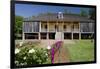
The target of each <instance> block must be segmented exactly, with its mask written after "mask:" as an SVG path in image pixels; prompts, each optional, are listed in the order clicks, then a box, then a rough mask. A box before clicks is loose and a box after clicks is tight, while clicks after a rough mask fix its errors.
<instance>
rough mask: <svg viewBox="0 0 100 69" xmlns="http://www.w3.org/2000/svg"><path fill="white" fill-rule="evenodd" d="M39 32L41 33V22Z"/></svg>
mask: <svg viewBox="0 0 100 69" xmlns="http://www.w3.org/2000/svg"><path fill="white" fill-rule="evenodd" d="M39 32H41V21H40V23H39Z"/></svg>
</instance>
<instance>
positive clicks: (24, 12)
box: [15, 4, 89, 17]
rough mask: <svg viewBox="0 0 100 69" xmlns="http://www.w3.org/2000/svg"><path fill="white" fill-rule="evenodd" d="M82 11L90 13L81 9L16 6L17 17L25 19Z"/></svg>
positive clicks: (29, 5)
mask: <svg viewBox="0 0 100 69" xmlns="http://www.w3.org/2000/svg"><path fill="white" fill-rule="evenodd" d="M81 9H84V10H86V12H88V11H89V8H80V7H67V6H66V7H65V6H50V5H34V4H33V5H32V4H15V15H19V16H23V17H31V16H36V15H39V14H40V13H47V12H51V13H58V12H64V11H65V10H67V11H70V12H71V13H75V14H79V13H80V10H81Z"/></svg>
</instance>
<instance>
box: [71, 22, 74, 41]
mask: <svg viewBox="0 0 100 69" xmlns="http://www.w3.org/2000/svg"><path fill="white" fill-rule="evenodd" d="M73 30H74V28H73V22H72V25H71V32H72V33H71V34H72V35H71V36H72V40H73Z"/></svg>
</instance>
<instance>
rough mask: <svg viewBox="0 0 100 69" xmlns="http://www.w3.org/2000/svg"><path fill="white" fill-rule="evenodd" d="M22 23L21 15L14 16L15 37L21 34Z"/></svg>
mask: <svg viewBox="0 0 100 69" xmlns="http://www.w3.org/2000/svg"><path fill="white" fill-rule="evenodd" d="M22 23H23V17H21V16H15V29H14V31H15V35H16V37H18V36H20V35H19V34H22Z"/></svg>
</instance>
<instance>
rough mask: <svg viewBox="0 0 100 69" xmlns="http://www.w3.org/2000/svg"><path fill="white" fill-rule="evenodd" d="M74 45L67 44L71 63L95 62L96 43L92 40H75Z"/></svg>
mask: <svg viewBox="0 0 100 69" xmlns="http://www.w3.org/2000/svg"><path fill="white" fill-rule="evenodd" d="M74 41H75V43H74V44H65V45H64V47H65V48H66V50H68V52H69V60H70V62H81V61H83V62H84V61H93V60H94V43H93V42H91V40H74Z"/></svg>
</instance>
